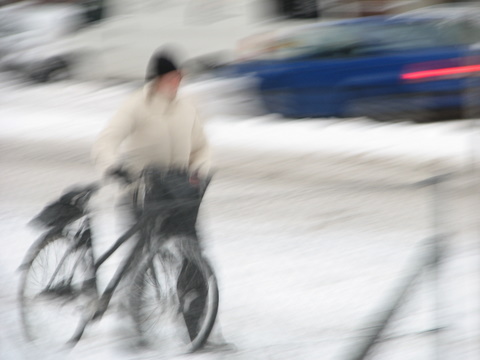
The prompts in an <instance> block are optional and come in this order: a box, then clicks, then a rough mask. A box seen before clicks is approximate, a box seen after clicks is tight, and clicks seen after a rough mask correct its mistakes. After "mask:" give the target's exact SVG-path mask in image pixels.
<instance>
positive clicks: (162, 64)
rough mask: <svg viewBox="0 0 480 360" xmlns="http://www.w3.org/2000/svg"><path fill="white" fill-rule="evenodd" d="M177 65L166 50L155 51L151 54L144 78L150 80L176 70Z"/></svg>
mask: <svg viewBox="0 0 480 360" xmlns="http://www.w3.org/2000/svg"><path fill="white" fill-rule="evenodd" d="M177 70H178V67H177V66H176V65H175V61H174V60H173V59H172V57H171V56H170V54H168V53H166V52H157V53H155V54H153V56H152V57H151V59H150V62H149V64H148V68H147V75H146V80H147V81H150V80H153V79H155V78H156V77H160V76H162V75H165V74H167V73H169V72H171V71H177Z"/></svg>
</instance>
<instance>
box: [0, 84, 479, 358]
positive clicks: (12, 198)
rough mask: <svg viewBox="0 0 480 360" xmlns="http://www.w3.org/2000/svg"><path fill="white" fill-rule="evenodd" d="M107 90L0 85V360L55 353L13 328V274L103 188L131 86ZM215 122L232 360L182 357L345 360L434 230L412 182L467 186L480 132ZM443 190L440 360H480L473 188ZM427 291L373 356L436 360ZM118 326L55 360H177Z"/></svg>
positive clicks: (216, 223) (224, 310)
mask: <svg viewBox="0 0 480 360" xmlns="http://www.w3.org/2000/svg"><path fill="white" fill-rule="evenodd" d="M107 85H108V86H106V84H101V83H75V82H69V83H63V84H49V85H44V86H27V87H23V86H19V85H17V84H15V83H13V84H10V85H8V87H7V86H4V87H3V88H1V89H0V128H1V135H0V137H1V141H0V146H1V148H2V157H1V158H0V162H1V163H2V169H3V174H2V178H1V179H0V184H1V185H0V186H1V189H2V193H1V197H0V228H1V229H2V234H3V236H2V240H1V244H2V249H3V251H2V253H1V254H0V264H1V265H0V284H1V285H2V289H3V291H2V294H1V295H0V318H1V320H2V324H4V326H2V328H1V329H0V343H1V345H0V358H2V359H4V358H5V359H31V358H32V359H33V358H39V357H40V358H46V356H47V355H45V356H43V354H41V353H38V350H36V349H32V348H30V347H29V346H28V345H27V344H26V343H25V341H24V340H23V337H22V336H21V331H20V327H19V322H18V312H17V308H16V301H15V294H16V291H17V286H18V274H17V273H16V272H15V270H16V268H17V267H18V265H19V263H20V261H21V258H22V256H23V254H24V252H25V251H26V249H27V248H28V246H29V245H30V243H31V241H32V240H33V239H34V238H35V236H36V235H37V234H36V233H35V232H34V231H33V230H31V229H28V228H26V227H25V226H24V224H26V222H27V221H28V220H29V219H30V218H31V217H32V216H33V215H34V214H35V213H36V212H37V211H38V210H40V209H41V207H42V206H43V205H44V204H45V203H46V202H47V201H50V200H52V199H54V198H55V197H57V196H58V195H59V194H60V192H61V191H62V190H63V189H64V188H65V187H66V186H69V185H71V184H74V183H85V182H89V181H91V180H93V179H96V175H95V173H94V171H93V169H92V167H91V165H90V163H89V160H88V151H89V146H90V145H91V143H92V141H93V138H94V136H95V135H96V134H97V133H98V132H99V130H100V128H101V127H102V126H103V125H104V124H105V122H106V121H107V120H108V119H109V117H110V116H111V115H112V114H113V112H114V111H115V109H116V108H117V107H118V106H119V104H120V103H121V101H122V100H123V99H124V98H125V97H126V96H127V95H128V93H129V92H130V91H131V90H132V89H133V88H134V87H135V84H117V85H112V84H107ZM207 85H208V86H207ZM204 86H205V87H204ZM202 88H203V89H206V88H208V96H209V97H216V95H219V97H218V98H219V99H220V95H221V94H215V93H213V92H212V91H213V90H212V89H213V88H214V86H213V84H211V83H208V84H203V85H202V84H196V85H194V86H193V85H192V87H191V88H190V91H191V92H197V95H198V96H199V98H202V94H200V93H199V92H201V90H202ZM219 102H220V100H219ZM213 110H215V109H213V107H210V108H209V111H210V112H212V111H213ZM217 110H224V108H220V109H217ZM213 115H214V116H213V117H212V118H211V119H209V120H208V122H207V124H206V126H207V132H208V136H209V138H210V140H211V142H212V145H213V148H214V152H215V157H216V159H217V164H218V165H217V166H218V173H217V175H216V177H215V179H214V182H213V183H212V185H211V188H210V190H209V192H208V193H207V196H206V198H205V201H204V205H203V210H202V221H201V224H202V234H204V238H205V246H206V252H207V254H208V255H209V257H210V258H211V259H212V262H213V264H214V266H215V269H216V272H217V275H218V278H219V282H220V295H221V307H220V313H219V324H220V329H221V332H222V334H223V336H224V337H225V339H226V340H227V341H229V342H232V343H233V344H234V345H235V347H236V348H237V351H234V352H224V353H222V352H212V353H201V354H197V355H189V356H187V355H185V356H182V355H180V356H176V357H174V358H178V359H183V358H191V357H193V358H199V359H245V360H247V359H248V360H249V359H268V358H274V359H292V358H299V359H319V358H321V359H340V360H343V359H346V358H347V355H348V354H350V352H351V351H352V346H353V345H354V344H355V343H356V342H357V341H359V340H361V339H362V334H363V333H362V332H360V333H359V332H358V331H359V330H360V329H362V328H363V327H364V326H367V322H366V321H367V320H368V319H369V318H370V316H371V314H376V312H377V311H378V310H379V307H380V306H381V305H382V304H383V303H384V301H385V299H386V298H387V296H388V294H389V293H390V291H392V290H394V289H395V286H396V284H398V283H399V281H400V280H401V279H402V277H403V276H404V275H405V274H406V270H405V269H406V268H408V266H409V264H410V259H411V258H412V257H413V256H415V255H416V254H417V251H418V250H417V246H418V244H419V242H420V241H421V240H422V239H423V238H424V237H426V236H429V235H431V233H432V230H433V228H432V222H431V220H432V219H431V210H432V209H431V205H432V203H431V199H432V198H431V192H430V189H421V188H416V187H412V186H410V185H411V184H412V183H414V182H415V181H418V180H422V179H425V178H426V177H428V176H431V175H432V174H436V173H437V172H439V171H450V172H455V173H457V174H458V175H459V177H468V173H467V170H468V169H469V168H470V167H471V166H472V165H473V164H472V156H473V155H474V153H473V151H474V150H475V144H476V142H475V140H476V139H477V134H476V132H475V129H474V127H473V126H474V125H475V124H474V123H473V122H470V121H450V122H443V123H436V124H425V125H417V124H412V123H409V122H401V123H394V124H377V123H375V122H373V121H370V120H369V119H343V120H342V119H308V120H301V121H299V120H288V119H282V118H280V117H278V116H276V115H262V116H257V117H254V118H247V119H245V118H240V117H239V116H235V115H234V114H233V115H232V114H229V115H226V114H222V113H221V111H218V112H217V113H216V114H213ZM447 188H448V189H447V190H448V191H447V195H448V196H447V199H448V207H447V208H446V210H447V212H448V214H449V217H448V221H447V222H446V223H447V224H448V225H449V226H450V227H451V228H452V230H453V231H454V233H455V237H454V241H453V240H452V241H451V242H450V243H449V246H450V249H449V257H448V259H447V260H446V262H445V267H444V268H443V274H444V275H443V276H444V279H445V284H444V286H445V289H444V292H443V295H444V296H442V301H444V302H445V308H444V309H443V311H444V312H443V314H444V317H446V319H447V320H448V324H449V328H448V331H447V333H446V334H447V337H446V338H447V341H445V344H444V346H445V347H446V350H445V354H446V358H447V359H449V358H452V359H453V358H455V359H457V358H459V359H476V358H477V357H476V356H475V354H476V353H477V354H478V350H479V348H478V344H477V343H476V342H475V339H477V338H478V335H479V332H478V327H477V326H476V325H477V324H476V321H474V319H475V317H476V315H477V314H478V311H479V308H478V301H475V295H477V296H478V288H477V285H478V284H477V281H476V279H477V277H476V274H477V273H478V266H477V263H478V251H479V249H478V242H477V240H476V220H477V219H476V216H475V215H474V214H475V211H476V210H477V209H478V207H477V205H476V203H475V197H474V196H472V193H473V191H474V190H475V187H472V185H471V184H469V183H466V184H465V183H456V182H453V183H450V184H448V186H447ZM473 194H475V193H473ZM428 279H429V278H428V276H425V277H424V278H423V280H424V281H423V282H422V283H420V284H419V285H418V286H417V288H416V291H415V292H414V296H413V297H412V298H411V299H410V301H409V302H408V304H407V307H406V308H405V309H404V310H403V311H402V312H401V313H400V314H399V315H398V317H397V318H396V319H395V322H394V324H393V325H394V326H393V327H392V329H390V330H389V333H388V335H389V336H395V335H400V336H401V337H400V338H398V339H397V340H390V341H387V342H385V343H382V344H381V346H380V347H379V348H378V349H377V350H376V352H375V354H374V356H373V358H374V359H380V360H384V359H388V360H390V359H397V358H398V359H405V358H408V359H412V360H413V359H419V360H420V359H421V360H423V359H426V358H428V357H429V356H430V355H431V351H432V346H431V345H432V341H433V339H432V335H426V334H423V335H422V334H418V333H420V332H422V331H425V330H429V329H430V328H431V327H432V326H433V322H432V318H433V317H434V315H433V313H432V309H433V305H432V304H433V300H434V299H435V295H434V293H433V291H434V288H433V285H432V284H431V282H429V280H428ZM121 325H122V323H120V324H119V323H118V322H116V321H115V319H113V318H110V317H106V318H105V319H104V321H103V320H102V322H100V323H99V324H97V325H95V326H92V328H91V329H89V330H88V332H87V334H86V337H85V339H83V340H82V341H81V342H80V343H79V344H78V345H77V347H76V348H75V349H74V350H73V351H72V352H70V353H69V354H68V355H67V354H59V355H58V356H57V358H68V359H73V360H76V359H82V360H84V359H121V360H124V359H151V358H160V359H162V358H169V357H168V356H167V355H165V354H161V352H160V353H158V352H149V351H145V352H141V351H133V350H131V349H130V350H128V349H125V347H126V346H125V345H126V343H127V342H128V338H126V337H125V334H124V333H122V331H121V329H120V327H121ZM403 335H407V336H403ZM39 354H41V356H40V355H39Z"/></svg>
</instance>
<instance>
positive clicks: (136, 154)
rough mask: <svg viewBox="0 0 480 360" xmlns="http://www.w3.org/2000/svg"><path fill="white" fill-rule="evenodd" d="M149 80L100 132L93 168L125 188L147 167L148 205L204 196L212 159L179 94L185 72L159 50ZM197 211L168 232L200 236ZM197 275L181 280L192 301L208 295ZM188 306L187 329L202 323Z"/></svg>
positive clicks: (130, 204) (185, 272) (184, 273)
mask: <svg viewBox="0 0 480 360" xmlns="http://www.w3.org/2000/svg"><path fill="white" fill-rule="evenodd" d="M146 80H147V83H146V85H145V86H144V87H143V88H142V89H140V90H138V91H136V92H135V93H133V94H132V95H131V97H130V98H129V99H128V100H127V101H126V102H125V103H124V104H123V106H121V108H120V109H119V111H118V112H117V113H116V115H115V116H114V117H113V119H111V121H110V122H109V123H108V124H107V126H106V127H105V129H103V131H101V133H100V135H99V137H98V139H97V140H96V142H95V143H94V146H93V151H92V155H93V158H94V161H95V164H96V165H97V167H98V168H99V169H100V171H101V172H102V173H103V174H104V176H105V177H107V178H110V179H111V178H115V179H117V180H120V182H124V183H127V184H130V183H132V182H133V181H134V180H135V179H138V178H139V175H140V174H142V172H144V170H145V169H147V168H148V169H152V168H153V169H154V172H153V173H150V175H153V176H154V180H155V186H154V187H151V189H154V190H150V192H149V189H147V191H146V193H145V202H147V201H149V202H155V201H162V200H172V199H176V198H182V199H183V198H194V197H200V198H201V196H202V194H203V191H204V188H205V184H206V183H207V181H206V180H207V178H208V176H209V172H210V162H211V155H210V149H209V145H208V142H207V139H206V137H205V134H204V130H203V125H202V121H201V119H200V118H199V114H198V112H197V109H196V108H195V106H194V105H193V103H192V102H191V101H189V100H188V99H186V98H183V97H182V98H181V97H180V96H177V92H178V89H179V86H180V83H181V80H182V72H181V71H180V70H179V69H178V67H177V65H176V64H175V61H174V60H173V58H172V57H171V56H170V55H169V54H168V53H166V52H159V53H156V54H154V55H153V57H152V59H151V60H150V63H149V66H148V69H147V77H146ZM133 190H134V189H133ZM134 193H135V191H130V192H129V194H128V195H127V196H126V198H124V205H125V206H126V207H127V211H126V213H127V214H128V215H129V217H130V220H135V211H136V207H135V204H134V200H133V199H134V195H135V194H134ZM197 211H198V208H196V209H187V210H183V211H177V212H176V213H175V214H174V215H172V216H171V217H170V218H169V219H167V221H166V230H167V231H169V232H170V233H171V234H172V235H175V234H188V235H193V236H196V231H195V221H196V215H197ZM117 215H118V212H117ZM132 215H133V219H132ZM137 215H138V214H137ZM109 245H111V244H109ZM104 246H105V245H104ZM130 246H131V245H130ZM122 247H124V246H122ZM107 248H108V247H104V249H103V250H102V251H101V252H103V251H105V250H106V249H107ZM126 248H128V246H127V247H126ZM97 251H98V247H97ZM119 254H122V253H121V252H119ZM98 255H99V254H96V256H98ZM117 256H125V255H117ZM102 266H103V265H102ZM196 273H197V272H196V271H195V268H194V266H193V265H192V264H190V263H184V264H183V268H182V270H181V273H180V276H179V279H178V284H177V288H178V291H179V293H180V294H182V293H183V294H188V295H189V298H190V299H191V296H190V295H191V293H192V294H197V295H196V296H201V294H203V293H204V291H203V290H204V289H202V286H204V285H202V284H201V283H199V282H195V274H196ZM104 280H105V279H104ZM192 280H193V281H192ZM199 301H200V303H201V302H202V301H204V299H199ZM190 308H191V309H190V310H188V309H187V310H184V311H183V315H184V318H185V321H186V323H187V327H188V329H189V331H190V330H191V327H195V323H196V322H198V318H196V316H195V312H194V310H195V309H194V307H190ZM192 309H193V310H192ZM189 311H190V312H189ZM192 311H193V312H192Z"/></svg>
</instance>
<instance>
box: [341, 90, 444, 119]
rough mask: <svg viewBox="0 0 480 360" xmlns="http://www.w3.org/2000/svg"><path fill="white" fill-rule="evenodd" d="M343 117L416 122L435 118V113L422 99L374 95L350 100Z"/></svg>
mask: <svg viewBox="0 0 480 360" xmlns="http://www.w3.org/2000/svg"><path fill="white" fill-rule="evenodd" d="M345 117H368V118H371V119H373V120H376V121H401V120H410V121H413V122H416V123H423V122H430V121H434V120H435V119H436V113H435V112H434V111H433V110H430V109H428V108H427V107H425V106H424V104H422V101H421V99H420V101H416V99H411V98H406V97H397V96H392V97H375V98H362V99H356V100H353V101H350V102H349V103H348V105H347V106H346V111H345Z"/></svg>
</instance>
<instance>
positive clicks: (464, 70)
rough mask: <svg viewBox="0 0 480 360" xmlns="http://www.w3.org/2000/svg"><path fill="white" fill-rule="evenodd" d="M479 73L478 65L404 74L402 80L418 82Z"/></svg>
mask: <svg viewBox="0 0 480 360" xmlns="http://www.w3.org/2000/svg"><path fill="white" fill-rule="evenodd" d="M478 71H480V65H470V66H457V67H450V68H444V69H435V70H424V71H414V72H410V73H406V74H402V79H403V80H419V79H425V78H431V77H438V76H450V75H469V74H471V73H474V72H478Z"/></svg>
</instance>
